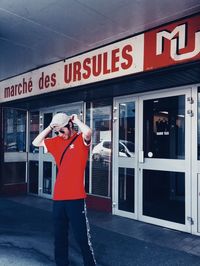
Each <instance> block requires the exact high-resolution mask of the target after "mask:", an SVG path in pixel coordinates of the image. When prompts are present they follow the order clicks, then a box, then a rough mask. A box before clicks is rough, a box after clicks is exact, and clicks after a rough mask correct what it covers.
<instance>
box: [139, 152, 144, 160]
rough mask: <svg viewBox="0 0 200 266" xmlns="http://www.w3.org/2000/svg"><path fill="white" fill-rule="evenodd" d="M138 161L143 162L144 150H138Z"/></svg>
mask: <svg viewBox="0 0 200 266" xmlns="http://www.w3.org/2000/svg"><path fill="white" fill-rule="evenodd" d="M139 163H144V151H139Z"/></svg>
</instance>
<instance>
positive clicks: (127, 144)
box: [119, 102, 135, 157]
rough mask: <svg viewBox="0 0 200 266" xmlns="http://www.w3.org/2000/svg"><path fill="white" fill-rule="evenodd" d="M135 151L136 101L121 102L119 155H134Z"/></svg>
mask: <svg viewBox="0 0 200 266" xmlns="http://www.w3.org/2000/svg"><path fill="white" fill-rule="evenodd" d="M134 152H135V103H134V102H125V103H120V104H119V156H120V157H133V156H134Z"/></svg>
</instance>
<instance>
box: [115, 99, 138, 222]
mask: <svg viewBox="0 0 200 266" xmlns="http://www.w3.org/2000/svg"><path fill="white" fill-rule="evenodd" d="M137 112H138V111H137V102H136V100H135V98H133V97H127V98H116V99H115V101H114V113H113V123H114V124H113V132H114V138H113V139H114V141H113V144H114V145H113V174H114V180H113V182H114V185H113V198H114V202H113V203H114V204H113V213H114V214H119V215H122V216H126V217H130V218H136V213H137V211H136V209H137V204H136V202H137V195H136V192H137V190H136V186H137V161H138V157H137V156H138V154H137V153H136V151H137V143H136V140H137V137H136V136H137V127H136V124H137Z"/></svg>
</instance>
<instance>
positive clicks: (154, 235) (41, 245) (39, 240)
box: [0, 196, 200, 266]
mask: <svg viewBox="0 0 200 266" xmlns="http://www.w3.org/2000/svg"><path fill="white" fill-rule="evenodd" d="M51 210H52V201H51V200H47V199H42V198H38V197H33V196H20V197H12V198H6V197H1V198H0V266H7V265H9V266H10V265H11V266H12V265H13V266H39V265H41V266H42V265H54V266H55V264H54V259H53V227H52V212H51ZM88 215H89V221H90V225H91V234H92V243H93V247H94V251H95V256H96V260H97V262H98V265H99V266H100V265H101V266H132V265H151V266H155V265H156V266H157V265H160V266H165V265H166V266H167V265H177V266H179V265H184V266H191V265H200V237H197V236H193V235H190V234H187V233H182V232H178V231H174V230H169V229H166V228H162V227H158V226H153V225H149V224H145V223H142V222H138V221H134V220H131V219H127V218H122V217H118V216H113V215H111V214H106V213H102V212H94V211H89V212H88ZM70 261H71V266H81V265H83V264H82V259H81V256H80V251H79V249H78V247H77V245H76V242H75V240H74V237H73V234H70Z"/></svg>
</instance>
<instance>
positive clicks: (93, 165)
mask: <svg viewBox="0 0 200 266" xmlns="http://www.w3.org/2000/svg"><path fill="white" fill-rule="evenodd" d="M111 117H112V106H111V104H108V105H106V103H103V104H102V103H96V104H93V106H92V108H88V110H87V119H86V123H87V124H88V125H90V126H91V125H92V131H93V136H92V147H91V159H92V161H91V162H89V164H88V165H87V169H86V174H87V176H86V189H87V192H89V193H92V194H95V195H100V196H106V197H108V196H110V178H111V151H112V139H111V126H112V124H111V121H112V120H111ZM89 169H90V170H89ZM88 175H89V176H90V178H91V180H89V176H88ZM90 184H91V185H90Z"/></svg>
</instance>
